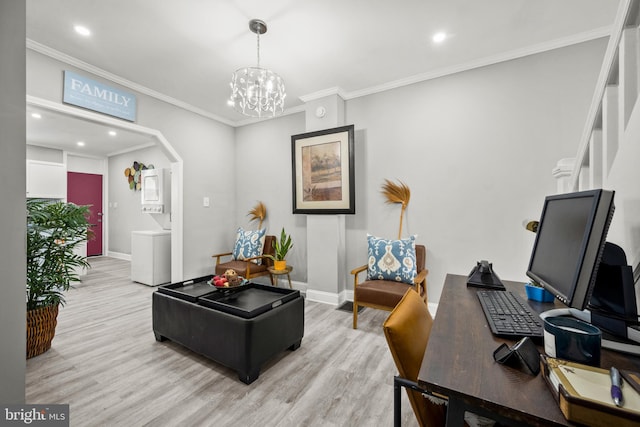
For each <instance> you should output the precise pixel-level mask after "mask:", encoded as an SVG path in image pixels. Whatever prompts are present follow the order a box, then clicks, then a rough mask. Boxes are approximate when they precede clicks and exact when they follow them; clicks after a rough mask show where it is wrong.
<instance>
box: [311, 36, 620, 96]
mask: <svg viewBox="0 0 640 427" xmlns="http://www.w3.org/2000/svg"><path fill="white" fill-rule="evenodd" d="M611 30H612V27H611V26H607V27H600V28H596V29H594V30H592V31H586V32H583V33H579V34H573V35H571V36H568V37H563V38H560V39H556V40H552V41H549V42H545V43H538V44H535V45H531V46H528V47H525V48H522V49H516V50H512V51H509V52H504V53H500V54H498V55H492V56H487V57H484V58H480V59H477V60H475V61H470V62H467V63H465V64H460V65H456V66H454V67H445V68H441V69H438V70H434V71H429V72H427V73H422V74H416V75H414V76H411V77H407V78H404V79H399V80H394V81H391V82H387V83H384V84H381V85H377V86H371V87H368V88H365V89H361V90H356V91H352V92H346V93H344V95H343V96H342V97H343V98H344V99H345V100H349V99H354V98H359V97H362V96H367V95H372V94H374V93H379V92H384V91H387V90H391V89H397V88H399V87H402V86H408V85H411V84H415V83H420V82H423V81H427V80H433V79H436V78H439V77H444V76H448V75H451V74H457V73H461V72H463V71H469V70H473V69H475V68H480V67H486V66H488V65H494V64H498V63H501V62H506V61H511V60H513V59H518V58H523V57H525V56H530V55H535V54H538V53H542V52H547V51H550V50H554V49H560V48H563V47H567V46H571V45H574V44H579V43H583V42H587V41H591V40H596V39H599V38H603V37H609V36H610V35H611ZM316 93H320V92H316ZM305 97H306V96H305ZM300 99H302V100H304V97H300Z"/></svg>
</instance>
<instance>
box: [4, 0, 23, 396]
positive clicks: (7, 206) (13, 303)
mask: <svg viewBox="0 0 640 427" xmlns="http://www.w3.org/2000/svg"><path fill="white" fill-rule="evenodd" d="M25 37H26V33H25V3H24V2H21V1H9V0H3V1H0V58H2V61H0V181H1V182H2V190H0V194H1V195H2V203H0V232H1V234H2V242H3V244H2V255H1V256H0V271H1V272H2V279H1V280H0V292H2V298H0V343H2V344H1V345H0V363H2V369H0V403H3V404H20V403H24V397H25V395H24V392H25V364H26V362H25V357H26V350H25V349H26V343H25V341H26V332H25V331H26V325H25V323H26V305H25V282H26V273H25V272H26V255H25V254H26V240H25V197H26V193H25V190H26V166H25V165H26V163H25V162H26V147H25V142H26V135H25V133H26V132H25V129H26V119H25V112H26V103H25V96H24V95H25V91H26V89H25V86H26V83H25V40H26V39H25Z"/></svg>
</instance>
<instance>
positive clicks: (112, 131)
mask: <svg viewBox="0 0 640 427" xmlns="http://www.w3.org/2000/svg"><path fill="white" fill-rule="evenodd" d="M109 135H110V136H116V135H117V132H116V131H115V130H110V131H109Z"/></svg>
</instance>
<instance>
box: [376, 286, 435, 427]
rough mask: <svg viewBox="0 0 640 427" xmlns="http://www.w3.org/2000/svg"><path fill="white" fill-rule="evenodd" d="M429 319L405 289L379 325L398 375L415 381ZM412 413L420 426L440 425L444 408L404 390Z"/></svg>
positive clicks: (415, 295) (414, 294)
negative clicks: (398, 300)
mask: <svg viewBox="0 0 640 427" xmlns="http://www.w3.org/2000/svg"><path fill="white" fill-rule="evenodd" d="M432 325H433V318H432V317H431V313H429V309H428V308H427V305H426V304H425V302H424V300H423V299H422V297H421V296H420V295H418V293H417V292H416V291H415V290H413V289H409V290H408V291H407V292H406V293H405V294H404V296H403V297H402V299H401V300H400V302H399V303H398V305H397V306H396V307H395V308H394V309H393V311H392V312H391V314H390V315H389V317H388V318H387V320H386V321H385V322H384V324H383V325H382V328H383V330H384V335H385V337H386V338H387V344H388V345H389V350H391V355H392V356H393V360H394V362H395V363H396V368H397V369H398V374H399V375H400V376H401V377H403V378H406V379H408V380H411V381H418V373H419V372H420V366H421V365H422V357H423V356H424V351H425V349H426V348H427V342H428V341H429V335H430V333H431V326H432ZM407 394H408V396H409V401H410V402H411V407H412V408H413V412H414V413H415V414H416V418H417V419H418V422H419V423H420V425H421V426H434V425H436V426H440V425H444V422H445V419H446V406H445V405H436V404H434V403H432V402H431V401H429V400H428V399H426V398H425V397H423V396H422V394H421V393H420V392H418V391H414V390H409V389H407Z"/></svg>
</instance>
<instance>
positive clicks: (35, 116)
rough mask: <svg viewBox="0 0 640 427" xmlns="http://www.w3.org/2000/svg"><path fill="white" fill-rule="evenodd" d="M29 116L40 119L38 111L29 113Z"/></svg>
mask: <svg viewBox="0 0 640 427" xmlns="http://www.w3.org/2000/svg"><path fill="white" fill-rule="evenodd" d="M31 117H33V118H34V119H41V118H42V115H41V114H40V113H31Z"/></svg>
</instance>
